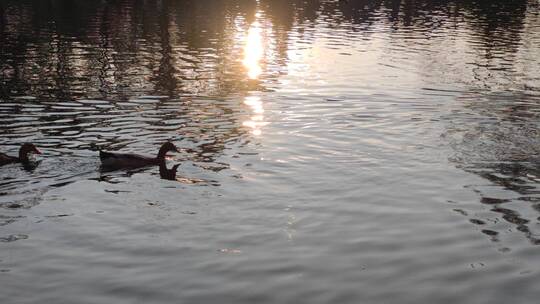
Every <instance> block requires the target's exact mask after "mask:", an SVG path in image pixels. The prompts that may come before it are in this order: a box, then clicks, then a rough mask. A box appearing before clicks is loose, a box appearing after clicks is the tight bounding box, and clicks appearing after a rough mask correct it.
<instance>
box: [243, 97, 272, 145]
mask: <svg viewBox="0 0 540 304" xmlns="http://www.w3.org/2000/svg"><path fill="white" fill-rule="evenodd" d="M244 104H245V105H248V106H249V107H250V108H251V111H252V112H253V114H255V115H253V116H251V118H250V120H247V121H244V122H243V123H242V125H243V126H244V127H248V128H250V129H251V134H253V135H255V136H258V135H261V134H262V131H261V128H262V127H263V126H265V125H267V124H268V123H267V122H265V121H264V115H263V113H264V108H263V103H262V101H261V98H260V97H259V96H247V97H246V99H244Z"/></svg>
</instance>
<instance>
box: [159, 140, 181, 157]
mask: <svg viewBox="0 0 540 304" xmlns="http://www.w3.org/2000/svg"><path fill="white" fill-rule="evenodd" d="M171 151H172V152H180V151H179V150H178V148H177V147H176V146H175V145H174V144H173V143H172V142H170V141H168V142H166V143H164V144H163V145H162V146H161V148H160V149H159V153H158V156H157V159H158V160H165V156H166V155H167V152H171Z"/></svg>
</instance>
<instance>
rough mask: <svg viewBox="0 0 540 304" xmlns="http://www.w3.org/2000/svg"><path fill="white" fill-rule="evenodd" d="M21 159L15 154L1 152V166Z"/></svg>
mask: <svg viewBox="0 0 540 304" xmlns="http://www.w3.org/2000/svg"><path fill="white" fill-rule="evenodd" d="M19 162H20V160H19V158H18V157H15V156H9V155H7V154H4V153H0V166H3V165H7V164H12V163H19Z"/></svg>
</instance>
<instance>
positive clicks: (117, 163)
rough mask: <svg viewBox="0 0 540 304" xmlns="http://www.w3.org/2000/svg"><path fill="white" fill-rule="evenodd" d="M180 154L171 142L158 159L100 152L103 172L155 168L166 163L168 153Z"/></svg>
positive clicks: (166, 144)
mask: <svg viewBox="0 0 540 304" xmlns="http://www.w3.org/2000/svg"><path fill="white" fill-rule="evenodd" d="M170 151H173V152H180V151H179V150H178V148H176V146H175V145H174V144H173V143H171V142H166V143H164V144H163V145H162V146H161V148H160V149H159V152H158V155H157V157H149V156H144V155H138V154H132V153H116V152H114V153H113V152H105V151H99V158H100V159H101V168H102V169H104V170H103V171H112V170H117V169H134V168H140V167H146V166H155V165H160V164H162V163H163V164H164V163H165V156H166V155H167V152H170Z"/></svg>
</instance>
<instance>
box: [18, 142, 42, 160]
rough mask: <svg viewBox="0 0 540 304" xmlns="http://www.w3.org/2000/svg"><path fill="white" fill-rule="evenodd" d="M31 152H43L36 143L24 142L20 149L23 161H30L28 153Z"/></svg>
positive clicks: (20, 156) (20, 158) (20, 157)
mask: <svg viewBox="0 0 540 304" xmlns="http://www.w3.org/2000/svg"><path fill="white" fill-rule="evenodd" d="M30 153H35V154H41V151H39V150H38V149H37V148H36V146H34V144H31V143H25V144H23V145H22V146H21V148H20V149H19V160H20V161H21V162H28V154H30Z"/></svg>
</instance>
